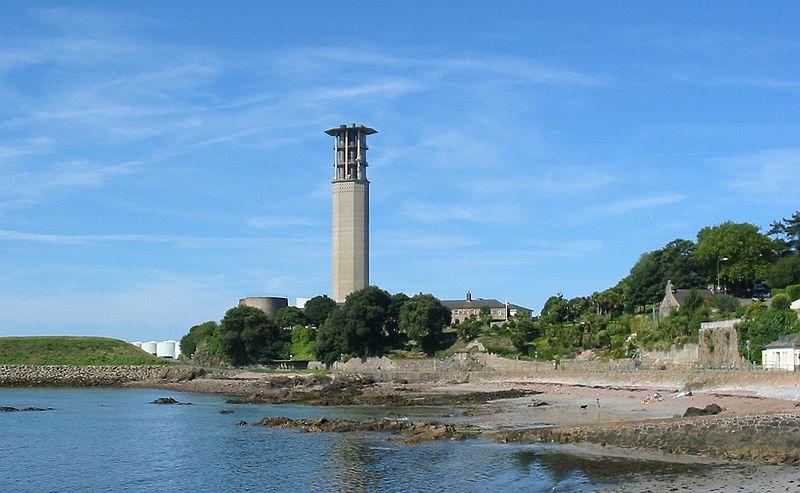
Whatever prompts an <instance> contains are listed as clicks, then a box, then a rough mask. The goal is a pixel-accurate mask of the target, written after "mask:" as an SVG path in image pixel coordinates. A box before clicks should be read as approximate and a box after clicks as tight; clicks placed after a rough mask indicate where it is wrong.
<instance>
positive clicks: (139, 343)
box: [128, 341, 142, 349]
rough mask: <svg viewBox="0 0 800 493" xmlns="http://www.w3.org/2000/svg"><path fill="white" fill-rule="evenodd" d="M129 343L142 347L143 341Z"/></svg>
mask: <svg viewBox="0 0 800 493" xmlns="http://www.w3.org/2000/svg"><path fill="white" fill-rule="evenodd" d="M128 344H133V345H134V346H136V347H138V348H139V349H142V342H141V341H133V342H129V343H128Z"/></svg>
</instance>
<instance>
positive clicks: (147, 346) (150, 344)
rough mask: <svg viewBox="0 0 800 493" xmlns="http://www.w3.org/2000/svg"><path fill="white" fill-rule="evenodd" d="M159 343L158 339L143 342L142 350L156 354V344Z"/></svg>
mask: <svg viewBox="0 0 800 493" xmlns="http://www.w3.org/2000/svg"><path fill="white" fill-rule="evenodd" d="M157 345H158V343H157V342H156V341H147V342H143V343H142V351H144V352H146V353H150V354H153V355H155V354H156V346H157Z"/></svg>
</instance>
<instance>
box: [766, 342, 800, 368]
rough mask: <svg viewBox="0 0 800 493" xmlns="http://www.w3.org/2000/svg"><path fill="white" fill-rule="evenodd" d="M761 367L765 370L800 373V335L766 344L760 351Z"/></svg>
mask: <svg viewBox="0 0 800 493" xmlns="http://www.w3.org/2000/svg"><path fill="white" fill-rule="evenodd" d="M761 367H762V368H764V369H765V370H783V371H800V333H798V334H789V335H786V336H783V337H780V338H778V340H777V341H775V342H773V343H770V344H767V345H766V346H765V347H764V350H763V351H761Z"/></svg>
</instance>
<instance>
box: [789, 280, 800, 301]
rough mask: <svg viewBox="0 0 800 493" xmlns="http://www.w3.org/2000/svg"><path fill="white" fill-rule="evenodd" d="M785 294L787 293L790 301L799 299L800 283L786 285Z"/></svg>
mask: <svg viewBox="0 0 800 493" xmlns="http://www.w3.org/2000/svg"><path fill="white" fill-rule="evenodd" d="M786 294H787V295H789V300H791V301H794V300H798V299H800V284H792V285H791V286H786Z"/></svg>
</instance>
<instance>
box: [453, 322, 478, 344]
mask: <svg viewBox="0 0 800 493" xmlns="http://www.w3.org/2000/svg"><path fill="white" fill-rule="evenodd" d="M483 328H484V324H483V323H482V322H481V321H480V320H478V318H477V317H475V315H470V316H469V317H467V318H465V319H464V320H462V321H461V323H459V324H458V325H456V335H458V338H459V339H461V340H462V341H464V342H468V341H471V340H472V339H475V338H476V337H478V335H479V334H480V333H481V330H483Z"/></svg>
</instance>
